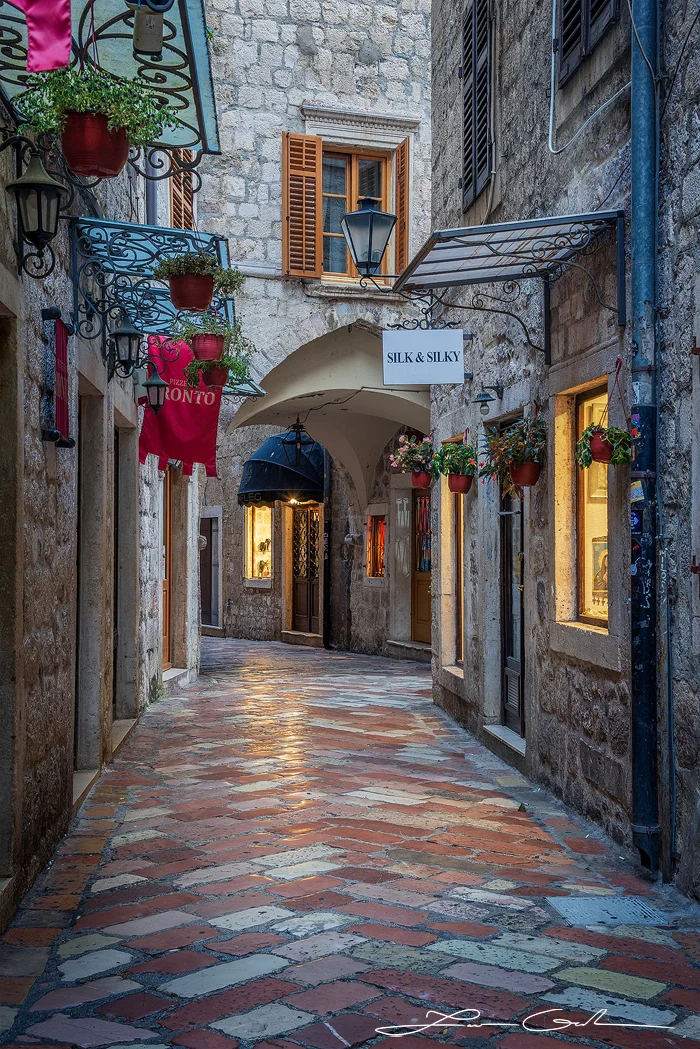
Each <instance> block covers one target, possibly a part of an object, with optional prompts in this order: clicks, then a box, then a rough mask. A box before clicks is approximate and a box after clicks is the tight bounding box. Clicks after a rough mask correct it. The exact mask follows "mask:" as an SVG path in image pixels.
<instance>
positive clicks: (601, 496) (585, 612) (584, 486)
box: [576, 386, 608, 626]
mask: <svg viewBox="0 0 700 1049" xmlns="http://www.w3.org/2000/svg"><path fill="white" fill-rule="evenodd" d="M607 403H608V390H607V387H606V386H601V387H599V388H598V389H596V390H589V391H587V392H586V393H582V394H580V395H579V396H578V397H577V398H576V440H578V439H579V437H580V436H581V433H582V432H583V430H584V429H585V428H586V427H587V426H590V425H591V423H598V422H600V421H601V419H602V418H603V415H604V412H605V409H606V406H607ZM577 537H578V618H579V619H580V620H582V621H583V622H585V623H592V624H594V625H596V626H607V624H608V467H607V466H606V465H605V464H604V463H595V462H594V463H592V465H591V466H590V467H589V468H588V469H587V470H579V471H578V490H577Z"/></svg>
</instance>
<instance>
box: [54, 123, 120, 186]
mask: <svg viewBox="0 0 700 1049" xmlns="http://www.w3.org/2000/svg"><path fill="white" fill-rule="evenodd" d="M61 148H62V149H63V156H64V157H65V158H66V163H67V164H68V167H69V168H70V169H71V171H72V172H73V174H74V175H84V176H85V177H86V178H115V177H116V176H117V175H118V174H119V172H120V171H121V170H122V168H123V167H124V165H125V164H126V160H127V157H128V156H129V140H128V138H127V137H126V131H125V130H124V128H123V127H122V128H117V129H116V130H115V131H110V130H109V128H108V127H107V117H106V116H105V115H104V113H76V112H75V111H74V110H69V111H68V113H66V126H65V127H64V129H63V131H62V133H61Z"/></svg>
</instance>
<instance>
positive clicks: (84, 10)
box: [0, 0, 219, 170]
mask: <svg viewBox="0 0 700 1049" xmlns="http://www.w3.org/2000/svg"><path fill="white" fill-rule="evenodd" d="M71 9H72V24H73V57H74V60H75V61H79V60H80V59H81V58H82V59H86V60H89V61H94V60H95V45H96V52H97V59H98V62H99V65H100V66H101V67H102V68H103V69H106V70H107V71H108V72H110V73H113V74H114V75H115V76H119V77H122V78H123V79H125V80H140V81H141V82H142V83H143V84H145V85H147V86H148V87H150V88H151V89H152V90H153V91H154V92H155V94H156V95H157V96H158V97H159V98H161V99H162V100H163V101H164V102H166V103H167V104H168V105H170V106H171V107H172V108H173V109H174V110H175V112H176V114H177V116H178V117H179V119H180V121H181V124H180V126H179V127H178V128H176V129H174V130H171V131H169V132H168V133H167V139H164V140H163V141H162V142H157V143H153V144H152V146H150V147H149V148H148V149H147V150H146V152H147V154H148V160H149V162H150V164H151V166H154V167H155V168H156V169H159V170H160V169H162V168H164V167H165V165H166V163H167V158H164V157H163V155H162V151H169V154H170V153H171V152H172V151H173V150H176V149H190V150H193V151H194V152H198V153H218V152H219V133H218V125H217V120H216V106H215V104H214V86H213V80H212V74H211V67H210V64H209V51H208V48H207V30H206V22H205V18H204V5H203V0H175V3H174V5H173V7H172V8H171V9H170V11H168V12H167V14H166V15H165V21H164V34H163V51H162V54H161V56H160V57H159V58H153V57H150V56H147V55H134V53H133V44H132V38H133V30H134V9H133V8H132V7H128V6H127V4H126V3H125V2H124V0H93V3H91V2H90V0H71ZM93 13H94V22H93ZM93 25H94V43H93ZM27 76H28V74H27V26H26V21H25V17H24V14H23V13H22V12H21V11H20V10H19V9H18V8H16V7H14V6H13V5H12V4H11V3H10V2H8V0H0V91H2V93H3V95H4V96H5V98H6V99H7V101H8V102H10V104H12V103H13V100H15V99H16V96H17V95H18V94H19V93H20V92H21V91H22V90H23V89H24V86H25V84H26V81H27ZM135 159H136V157H132V161H133V160H135Z"/></svg>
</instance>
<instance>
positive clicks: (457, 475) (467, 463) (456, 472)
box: [432, 441, 479, 495]
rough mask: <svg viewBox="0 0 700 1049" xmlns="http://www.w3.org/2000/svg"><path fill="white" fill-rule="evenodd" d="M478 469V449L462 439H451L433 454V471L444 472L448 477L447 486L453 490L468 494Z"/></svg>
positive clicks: (436, 472)
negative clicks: (458, 440)
mask: <svg viewBox="0 0 700 1049" xmlns="http://www.w3.org/2000/svg"><path fill="white" fill-rule="evenodd" d="M478 469H479V463H478V456H477V452H476V449H475V448H474V446H473V445H472V444H464V443H463V442H462V441H460V442H457V441H449V442H447V443H446V444H443V445H441V447H440V448H438V450H437V451H436V452H435V455H434V456H433V468H432V472H433V474H435V476H437V475H438V474H444V475H445V476H446V477H447V486H448V488H449V489H450V491H451V492H459V493H462V494H464V495H466V493H467V492H468V491H469V489H470V488H471V486H472V480H473V478H474V475H475V474H476V473H477V471H478Z"/></svg>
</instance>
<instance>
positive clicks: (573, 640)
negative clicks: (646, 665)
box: [549, 623, 622, 672]
mask: <svg viewBox="0 0 700 1049" xmlns="http://www.w3.org/2000/svg"><path fill="white" fill-rule="evenodd" d="M549 647H550V648H551V649H552V651H554V652H561V653H562V654H563V655H565V656H570V657H571V658H572V659H577V660H579V661H580V662H582V663H590V664H592V665H593V666H599V667H605V668H606V669H607V670H615V671H618V672H619V671H620V670H621V668H622V659H621V653H620V647H621V646H620V639H619V637H616V636H615V635H614V634H611V633H610V632H609V631H608V630H604V629H603V628H602V627H598V626H591V625H589V624H588V623H552V626H551V628H550V633H549Z"/></svg>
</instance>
